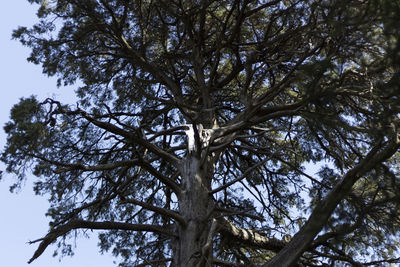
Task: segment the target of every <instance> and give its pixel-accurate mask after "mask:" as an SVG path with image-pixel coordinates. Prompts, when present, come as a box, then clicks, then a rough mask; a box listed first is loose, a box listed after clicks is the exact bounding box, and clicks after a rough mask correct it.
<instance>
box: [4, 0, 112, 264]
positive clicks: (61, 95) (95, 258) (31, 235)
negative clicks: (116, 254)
mask: <svg viewBox="0 0 400 267" xmlns="http://www.w3.org/2000/svg"><path fill="white" fill-rule="evenodd" d="M2 10H3V12H2V14H1V16H0V58H1V60H0V81H1V85H0V86H1V96H0V146H1V148H3V146H4V144H5V142H6V136H5V134H4V131H3V125H4V123H6V122H7V121H8V119H9V111H10V109H11V107H12V106H13V105H14V104H15V103H17V102H18V99H19V98H21V97H27V96H30V95H32V94H34V95H37V96H39V98H42V99H43V98H46V97H56V98H57V99H61V100H63V101H64V102H74V94H73V88H60V89H58V88H56V81H55V79H49V78H47V77H46V76H45V75H43V74H42V71H41V67H40V66H35V65H33V64H31V63H28V62H27V61H26V58H27V56H28V54H29V49H28V48H25V47H22V45H20V43H19V42H18V41H15V40H11V33H12V30H13V29H15V28H16V27H17V26H19V25H21V26H29V25H32V24H33V23H34V22H35V21H36V16H35V13H36V6H32V5H30V4H29V3H28V1H27V0H13V1H5V2H4V3H2ZM0 169H1V170H4V166H3V165H0ZM34 178H35V177H29V178H28V180H27V181H26V184H25V186H24V187H23V188H22V190H21V191H20V192H19V193H18V194H11V193H10V192H9V186H10V185H11V184H12V181H13V177H12V176H11V175H3V179H2V180H1V181H0V214H1V220H0V265H1V266H10V267H23V266H26V267H28V266H32V267H35V266H37V267H39V266H40V267H57V266H76V267H80V266H88V265H92V266H97V267H103V266H104V267H105V266H115V264H113V260H114V258H112V257H111V256H110V255H100V253H99V252H98V251H99V249H98V247H97V234H96V233H94V234H93V235H92V238H91V239H77V241H76V249H75V255H74V256H73V257H72V258H70V257H65V258H63V259H62V260H61V262H60V261H59V257H55V258H53V257H52V254H53V252H54V249H55V246H54V245H53V246H50V247H49V248H48V249H47V251H46V252H45V253H44V254H43V255H42V256H41V257H40V258H39V259H37V260H36V261H34V262H33V263H31V264H27V263H26V262H27V261H28V260H29V258H30V257H31V256H32V255H33V253H34V251H35V249H36V247H37V244H34V245H29V244H27V242H28V241H29V240H35V239H38V238H40V237H42V236H43V235H44V234H46V232H47V230H48V222H49V219H48V218H46V217H45V215H44V214H45V213H46V210H47V208H48V202H47V201H46V196H44V197H41V196H35V195H34V193H33V192H32V181H33V179H34Z"/></svg>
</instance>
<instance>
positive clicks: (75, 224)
mask: <svg viewBox="0 0 400 267" xmlns="http://www.w3.org/2000/svg"><path fill="white" fill-rule="evenodd" d="M74 229H96V230H125V231H143V232H153V233H158V234H163V235H168V236H172V235H173V233H172V232H171V231H169V230H168V229H167V228H165V227H161V226H157V225H147V224H131V223H123V222H110V221H104V222H91V221H84V220H72V221H70V222H68V223H67V224H64V225H62V226H59V227H57V228H55V229H53V230H51V231H50V232H49V233H48V234H47V235H46V236H45V237H43V238H40V239H38V240H34V241H31V242H29V243H30V244H33V243H36V242H40V244H39V247H38V248H37V250H36V251H35V253H34V254H33V256H32V258H31V259H30V260H29V261H28V263H32V262H33V261H34V260H35V259H37V258H38V257H39V256H40V255H42V253H43V252H44V251H45V250H46V248H47V247H48V246H49V245H50V244H51V243H53V242H54V241H56V239H57V238H58V237H60V236H64V235H66V234H67V233H68V232H70V231H71V230H74Z"/></svg>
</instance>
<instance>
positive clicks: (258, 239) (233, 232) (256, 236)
mask: <svg viewBox="0 0 400 267" xmlns="http://www.w3.org/2000/svg"><path fill="white" fill-rule="evenodd" d="M218 226H219V232H220V233H221V234H222V235H223V236H225V237H228V238H231V239H233V240H235V241H237V242H239V243H240V244H242V245H248V246H252V247H257V248H261V249H266V250H270V251H274V252H279V251H280V250H281V249H283V248H284V247H285V245H286V244H287V242H285V241H282V240H279V239H276V238H269V237H266V236H264V235H262V234H260V233H258V232H257V231H255V230H249V229H244V228H240V227H238V226H236V225H234V224H233V223H231V222H230V221H228V220H227V219H225V218H218Z"/></svg>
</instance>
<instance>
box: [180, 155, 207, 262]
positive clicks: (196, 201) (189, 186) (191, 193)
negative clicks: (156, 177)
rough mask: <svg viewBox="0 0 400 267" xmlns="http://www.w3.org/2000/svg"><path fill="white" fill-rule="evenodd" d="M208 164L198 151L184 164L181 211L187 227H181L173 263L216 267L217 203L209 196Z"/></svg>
mask: <svg viewBox="0 0 400 267" xmlns="http://www.w3.org/2000/svg"><path fill="white" fill-rule="evenodd" d="M207 165H208V164H207V163H205V164H203V166H200V159H199V158H197V157H196V156H195V154H194V153H189V155H188V156H187V157H186V159H185V160H184V161H183V163H182V166H181V175H182V187H183V192H182V194H181V196H180V198H179V210H180V214H181V215H182V216H183V217H184V219H185V221H186V226H180V227H179V229H178V239H177V240H176V242H177V244H175V247H174V250H175V251H174V254H175V255H174V263H173V266H177V267H187V266H196V267H203V266H212V235H213V233H212V231H211V228H212V223H211V220H212V217H211V216H210V215H211V213H212V209H213V202H212V199H211V198H210V196H209V189H210V179H209V178H208V175H207V174H208V173H209V170H210V169H209V168H207V167H205V166H207ZM211 168H212V167H211ZM207 170H208V171H207ZM209 236H210V237H211V239H210V237H209ZM210 240H211V242H208V241H210Z"/></svg>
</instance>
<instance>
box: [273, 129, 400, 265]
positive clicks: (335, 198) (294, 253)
mask: <svg viewBox="0 0 400 267" xmlns="http://www.w3.org/2000/svg"><path fill="white" fill-rule="evenodd" d="M399 147H400V142H399V140H398V137H397V134H396V136H393V137H392V140H391V141H390V142H387V143H386V145H385V146H384V147H383V148H382V144H381V143H380V144H378V145H376V146H375V147H373V148H372V149H371V151H370V152H369V153H368V154H367V156H366V157H365V158H364V159H362V160H361V161H360V162H359V163H358V164H357V165H356V166H355V167H354V168H352V169H350V170H349V171H348V172H347V173H346V174H345V175H344V177H343V178H342V180H341V181H340V182H339V183H338V184H337V185H336V186H335V187H334V188H333V189H332V190H331V191H330V193H329V194H328V195H327V196H326V197H325V199H323V200H321V201H320V202H319V203H318V204H317V206H316V207H315V209H314V211H313V212H312V214H311V216H310V218H309V219H308V220H307V222H306V224H305V225H304V226H303V227H302V228H301V229H300V231H299V232H297V234H296V235H295V236H294V237H293V238H292V239H291V241H290V242H289V244H287V246H285V247H284V248H283V249H282V250H281V251H280V252H279V254H278V255H276V256H275V257H274V258H273V259H272V260H271V261H269V262H268V263H267V264H266V265H265V266H266V267H270V266H271V267H272V266H282V267H287V266H291V265H292V264H294V263H295V262H296V261H297V260H298V258H299V257H300V256H301V254H302V253H303V252H304V251H305V250H306V249H307V248H308V247H309V246H310V245H311V243H312V241H313V240H314V238H315V236H316V235H317V234H318V233H319V232H320V231H321V229H322V228H323V226H324V225H325V223H326V221H327V220H328V219H329V217H330V216H331V214H332V212H333V211H334V209H335V208H336V206H337V205H338V204H339V202H340V201H341V200H342V199H343V198H344V197H345V196H346V195H348V194H349V193H350V191H351V189H352V187H353V185H354V184H355V182H357V181H358V180H359V179H360V177H361V176H362V175H364V174H365V173H366V172H368V171H370V170H372V169H373V168H374V167H375V166H377V164H379V163H381V162H383V161H385V160H387V159H388V158H389V157H391V156H392V155H393V154H394V153H395V152H396V151H397V150H398V149H399Z"/></svg>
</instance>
